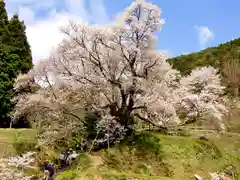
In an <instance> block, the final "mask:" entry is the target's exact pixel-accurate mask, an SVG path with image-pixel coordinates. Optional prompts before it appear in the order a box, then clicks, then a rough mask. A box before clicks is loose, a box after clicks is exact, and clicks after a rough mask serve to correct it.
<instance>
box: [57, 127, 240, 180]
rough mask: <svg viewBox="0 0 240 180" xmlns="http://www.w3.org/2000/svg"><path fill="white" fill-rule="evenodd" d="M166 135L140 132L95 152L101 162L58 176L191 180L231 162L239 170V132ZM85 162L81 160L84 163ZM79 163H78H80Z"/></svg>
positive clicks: (224, 169)
mask: <svg viewBox="0 0 240 180" xmlns="http://www.w3.org/2000/svg"><path fill="white" fill-rule="evenodd" d="M200 135H203V133H202V132H201V133H200V134H199V133H195V134H194V136H191V137H184V136H169V135H162V134H159V133H139V134H137V135H136V136H135V137H134V138H133V139H131V141H133V142H135V144H134V143H133V144H131V143H130V142H124V143H123V144H121V145H118V146H116V147H113V148H110V149H108V150H102V151H100V152H97V153H94V154H93V155H92V156H93V157H94V156H97V157H101V159H102V161H103V164H101V165H99V166H98V167H95V168H94V167H93V166H91V163H87V164H88V166H86V165H85V167H84V170H83V169H81V168H80V169H73V170H71V171H67V172H63V173H62V174H61V175H60V176H59V177H58V180H64V177H65V178H66V177H68V178H69V179H71V178H70V177H71V176H72V175H73V174H75V176H76V177H75V178H74V177H72V178H73V179H79V178H80V177H84V179H96V177H97V176H99V177H102V178H104V179H109V180H110V179H127V178H128V179H129V178H130V179H163V180H164V179H165V180H167V179H169V180H170V179H173V180H188V179H189V180H190V179H193V176H194V174H199V175H200V176H202V177H203V178H204V179H210V176H209V172H215V171H226V170H227V167H229V166H232V167H233V170H232V171H234V172H235V174H239V173H240V136H239V135H238V134H228V133H227V134H223V135H219V134H215V133H205V135H204V136H205V137H206V140H200V139H199V138H198V137H197V136H200ZM86 161H87V160H86V158H85V162H84V163H82V165H83V164H86ZM79 167H81V163H79Z"/></svg>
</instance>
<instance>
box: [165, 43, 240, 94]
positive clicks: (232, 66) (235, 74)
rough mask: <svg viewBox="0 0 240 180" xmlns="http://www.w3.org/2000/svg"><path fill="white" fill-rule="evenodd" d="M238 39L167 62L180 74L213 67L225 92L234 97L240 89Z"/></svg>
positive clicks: (239, 46)
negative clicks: (216, 69)
mask: <svg viewBox="0 0 240 180" xmlns="http://www.w3.org/2000/svg"><path fill="white" fill-rule="evenodd" d="M239 50H240V38H238V39H235V40H233V41H230V42H227V43H224V44H220V45H219V46H217V47H211V48H207V49H205V50H203V51H200V52H198V53H191V54H189V55H181V56H178V57H175V58H171V59H168V61H169V62H170V63H171V64H172V65H173V68H176V69H178V70H180V71H181V72H182V74H189V73H190V72H191V70H192V69H194V68H196V67H203V66H209V65H210V66H213V67H215V68H218V69H219V72H220V73H221V76H222V82H223V84H224V85H225V86H226V87H227V92H229V93H230V94H232V95H234V96H238V95H239V87H240V76H239V75H240V51H239Z"/></svg>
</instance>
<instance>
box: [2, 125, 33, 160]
mask: <svg viewBox="0 0 240 180" xmlns="http://www.w3.org/2000/svg"><path fill="white" fill-rule="evenodd" d="M35 137H36V131H34V130H33V129H0V158H2V157H4V156H10V155H14V154H16V153H17V150H18V149H19V148H23V149H24V148H25V147H27V146H28V145H31V144H32V145H33V144H34V143H36V139H35Z"/></svg>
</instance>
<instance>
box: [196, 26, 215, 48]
mask: <svg viewBox="0 0 240 180" xmlns="http://www.w3.org/2000/svg"><path fill="white" fill-rule="evenodd" d="M195 29H196V30H197V31H198V38H199V44H200V48H201V49H204V48H206V47H207V45H208V43H209V42H211V41H212V40H213V39H214V34H213V32H212V31H211V30H210V29H209V28H208V27H207V26H195Z"/></svg>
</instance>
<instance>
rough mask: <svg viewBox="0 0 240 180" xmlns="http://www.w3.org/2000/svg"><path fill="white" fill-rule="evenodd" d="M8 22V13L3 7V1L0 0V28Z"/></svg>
mask: <svg viewBox="0 0 240 180" xmlns="http://www.w3.org/2000/svg"><path fill="white" fill-rule="evenodd" d="M7 24H8V15H7V11H6V8H5V2H4V1H3V0H0V28H2V27H5V26H6V25H7Z"/></svg>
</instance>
